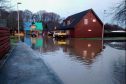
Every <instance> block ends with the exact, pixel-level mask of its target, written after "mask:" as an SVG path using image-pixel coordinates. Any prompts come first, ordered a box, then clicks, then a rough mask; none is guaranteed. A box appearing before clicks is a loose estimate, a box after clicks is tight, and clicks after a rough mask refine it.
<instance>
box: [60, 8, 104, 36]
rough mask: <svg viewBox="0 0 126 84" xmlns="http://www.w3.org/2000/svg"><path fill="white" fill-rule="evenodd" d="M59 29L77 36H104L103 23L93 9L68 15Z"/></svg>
mask: <svg viewBox="0 0 126 84" xmlns="http://www.w3.org/2000/svg"><path fill="white" fill-rule="evenodd" d="M59 30H60V32H61V31H62V32H65V33H67V35H69V36H70V37H75V38H76V37H77V38H96V37H100V38H102V37H103V34H104V28H103V23H102V21H101V20H100V18H99V17H98V16H97V15H96V13H95V12H94V11H93V9H89V10H86V11H83V12H80V13H77V14H74V15H71V16H69V17H67V18H66V19H65V20H64V21H63V23H62V24H61V26H60V28H59Z"/></svg>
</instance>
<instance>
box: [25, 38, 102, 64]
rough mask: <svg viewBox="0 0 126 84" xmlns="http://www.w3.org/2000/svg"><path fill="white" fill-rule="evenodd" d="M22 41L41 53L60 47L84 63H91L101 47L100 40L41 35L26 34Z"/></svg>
mask: <svg viewBox="0 0 126 84" xmlns="http://www.w3.org/2000/svg"><path fill="white" fill-rule="evenodd" d="M24 42H25V43H26V44H27V45H29V46H31V48H32V49H34V50H39V52H41V53H46V52H54V51H56V50H59V49H62V50H63V52H64V53H66V54H68V55H69V56H71V57H73V58H74V59H76V60H80V61H82V62H84V63H85V64H91V63H93V62H94V59H95V58H96V56H98V54H100V52H101V51H102V48H103V41H102V40H83V39H54V38H42V37H41V36H39V37H36V38H35V37H34V38H33V37H29V36H26V37H25V38H24Z"/></svg>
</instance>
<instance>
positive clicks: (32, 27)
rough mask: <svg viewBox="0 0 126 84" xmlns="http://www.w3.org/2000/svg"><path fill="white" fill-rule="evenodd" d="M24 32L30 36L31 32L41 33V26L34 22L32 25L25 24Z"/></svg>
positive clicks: (29, 23)
mask: <svg viewBox="0 0 126 84" xmlns="http://www.w3.org/2000/svg"><path fill="white" fill-rule="evenodd" d="M24 30H25V33H26V34H30V33H31V32H32V31H36V32H38V33H42V30H43V25H42V23H40V22H35V23H34V24H32V22H25V23H24Z"/></svg>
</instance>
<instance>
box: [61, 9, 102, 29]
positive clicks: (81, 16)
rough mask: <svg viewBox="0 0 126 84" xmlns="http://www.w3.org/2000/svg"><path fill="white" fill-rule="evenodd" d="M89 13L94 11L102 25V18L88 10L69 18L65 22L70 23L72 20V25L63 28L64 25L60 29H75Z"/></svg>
mask: <svg viewBox="0 0 126 84" xmlns="http://www.w3.org/2000/svg"><path fill="white" fill-rule="evenodd" d="M89 11H92V12H93V13H94V15H95V16H96V18H97V19H98V20H99V21H100V23H101V24H103V23H102V21H101V20H100V18H99V17H98V16H97V15H96V13H95V12H94V11H93V9H88V10H86V11H82V12H80V13H76V14H74V15H71V16H69V17H67V18H66V19H65V20H64V21H65V22H66V21H68V20H70V22H71V23H70V25H66V26H63V23H62V24H61V25H60V28H59V29H61V30H67V29H73V28H74V27H75V25H76V24H77V23H78V22H79V21H80V20H81V19H82V18H83V17H84V16H85V15H86V14H87V13H88V12H89Z"/></svg>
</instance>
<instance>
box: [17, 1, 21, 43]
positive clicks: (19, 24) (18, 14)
mask: <svg viewBox="0 0 126 84" xmlns="http://www.w3.org/2000/svg"><path fill="white" fill-rule="evenodd" d="M19 4H21V3H20V2H17V20H18V36H19V34H20V29H19V26H20V23H19V19H20V18H19V7H18V5H19ZM19 41H20V36H19Z"/></svg>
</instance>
